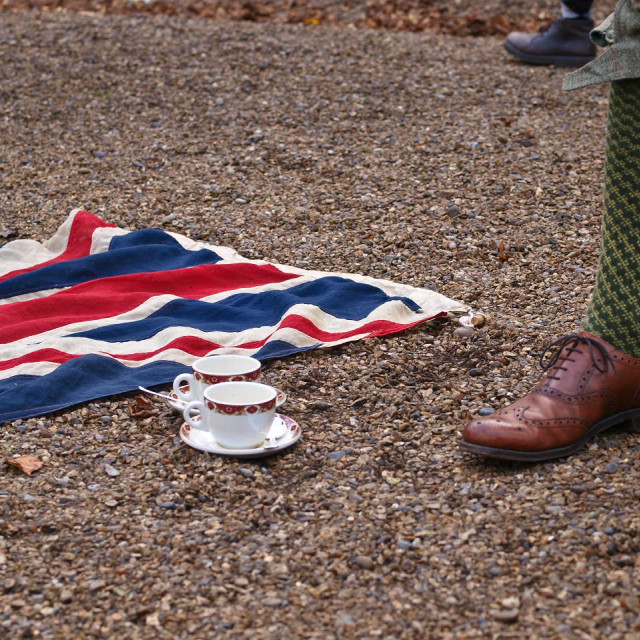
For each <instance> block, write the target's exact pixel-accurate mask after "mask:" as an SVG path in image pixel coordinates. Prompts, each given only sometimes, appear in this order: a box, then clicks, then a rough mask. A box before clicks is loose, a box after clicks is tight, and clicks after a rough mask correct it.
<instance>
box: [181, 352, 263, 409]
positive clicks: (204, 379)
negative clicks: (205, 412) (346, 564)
mask: <svg viewBox="0 0 640 640" xmlns="http://www.w3.org/2000/svg"><path fill="white" fill-rule="evenodd" d="M191 369H192V373H182V374H180V375H179V376H178V377H177V378H176V379H175V380H174V381H173V391H174V393H175V394H176V396H177V397H178V399H179V400H183V401H184V402H192V401H194V400H202V399H203V398H204V390H205V389H206V388H207V387H208V386H210V385H212V384H220V383H221V382H245V381H248V382H260V380H261V377H262V365H261V364H260V360H257V359H256V358H252V357H251V356H242V355H234V354H221V355H211V356H205V357H204V358H200V359H198V360H196V361H195V362H194V363H193V364H192V365H191ZM185 383H186V384H185Z"/></svg>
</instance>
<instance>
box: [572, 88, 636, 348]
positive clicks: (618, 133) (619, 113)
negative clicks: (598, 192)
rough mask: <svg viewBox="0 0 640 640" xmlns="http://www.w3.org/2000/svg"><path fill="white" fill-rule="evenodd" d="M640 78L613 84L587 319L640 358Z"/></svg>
mask: <svg viewBox="0 0 640 640" xmlns="http://www.w3.org/2000/svg"><path fill="white" fill-rule="evenodd" d="M638 114H640V81H639V80H623V81H620V82H614V83H612V85H611V94H610V96H609V125H608V130H607V155H606V165H605V215H604V219H603V223H602V253H601V257H600V269H599V271H598V277H597V279H596V286H595V290H594V292H593V296H592V299H591V303H590V305H589V308H588V310H587V318H586V320H585V323H584V328H585V330H586V331H589V332H590V333H593V334H595V335H597V336H599V337H600V338H603V339H604V340H606V341H607V342H610V343H611V344H613V345H614V346H615V347H617V348H618V349H620V350H622V351H624V352H625V353H626V354H628V355H630V356H633V357H634V358H640V189H639V185H640V125H639V122H638Z"/></svg>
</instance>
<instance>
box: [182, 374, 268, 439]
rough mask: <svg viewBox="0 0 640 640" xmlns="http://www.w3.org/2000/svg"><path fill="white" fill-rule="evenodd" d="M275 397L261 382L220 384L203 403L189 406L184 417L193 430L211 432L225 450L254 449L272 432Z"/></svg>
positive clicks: (207, 391)
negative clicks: (196, 414)
mask: <svg viewBox="0 0 640 640" xmlns="http://www.w3.org/2000/svg"><path fill="white" fill-rule="evenodd" d="M276 396H277V390H276V389H274V388H273V387H270V386H269V385H266V384H262V383H259V382H221V383H219V384H216V385H213V386H210V387H207V388H206V389H205V392H204V401H203V402H200V401H199V400H197V401H195V402H190V403H189V404H188V405H187V406H186V407H185V408H184V410H183V415H184V419H185V421H186V422H187V424H188V425H189V426H190V427H191V428H193V429H199V430H201V431H206V432H209V433H210V434H211V435H212V436H213V438H214V440H215V441H216V442H217V443H218V444H220V445H222V446H223V447H227V448H228V449H252V448H255V447H258V446H259V445H261V444H262V443H263V442H264V439H265V438H266V436H267V433H268V432H269V428H270V427H271V423H272V422H273V419H274V417H275V411H276ZM196 412H197V413H199V416H194V415H192V414H193V413H196Z"/></svg>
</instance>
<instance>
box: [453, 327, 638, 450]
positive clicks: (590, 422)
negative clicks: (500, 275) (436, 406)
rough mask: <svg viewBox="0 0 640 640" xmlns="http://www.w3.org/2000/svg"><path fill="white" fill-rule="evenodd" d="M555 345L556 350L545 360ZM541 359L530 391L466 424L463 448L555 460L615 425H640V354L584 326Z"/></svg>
mask: <svg viewBox="0 0 640 640" xmlns="http://www.w3.org/2000/svg"><path fill="white" fill-rule="evenodd" d="M552 347H557V351H556V352H555V354H554V355H553V356H552V357H551V358H550V360H549V361H548V362H544V357H545V355H546V353H548V352H549V350H550V349H551V348H552ZM542 365H543V367H544V368H545V369H546V370H547V372H546V374H545V376H544V377H543V378H542V380H541V381H540V382H539V383H538V384H537V385H536V386H535V387H534V388H533V389H532V390H531V392H530V393H529V394H528V395H526V396H525V397H524V398H520V399H519V400H516V402H514V403H513V404H511V405H509V406H507V407H504V408H503V409H500V410H499V411H497V412H496V413H493V414H491V415H490V416H487V417H484V418H478V419H477V420H473V421H472V422H470V423H469V424H468V425H467V426H466V427H465V429H464V432H463V434H462V438H463V440H462V443H461V446H462V448H463V449H466V450H467V451H472V452H473V453H478V454H480V455H484V456H488V457H491V458H502V459H505V460H524V461H539V460H551V459H553V458H561V457H563V456H567V455H569V454H572V453H575V452H576V451H578V450H579V449H580V448H581V447H582V446H583V445H584V444H585V443H586V442H587V441H588V440H589V439H590V438H592V437H593V436H595V435H596V434H597V433H600V432H601V431H604V430H605V429H608V428H609V427H612V426H614V425H618V424H622V423H625V422H631V423H632V425H633V427H634V428H636V429H637V428H638V427H640V358H632V357H630V356H627V355H625V354H624V353H623V352H622V351H619V350H618V349H616V348H615V347H613V346H612V345H610V344H609V343H607V342H605V341H604V340H602V339H601V338H597V337H596V336H594V335H592V334H590V333H587V332H582V333H580V334H579V335H573V336H567V337H566V338H562V339H561V340H558V341H557V342H554V343H553V344H552V345H550V346H549V347H548V348H547V350H546V351H545V353H543V355H542Z"/></svg>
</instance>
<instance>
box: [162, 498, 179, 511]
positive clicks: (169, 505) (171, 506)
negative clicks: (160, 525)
mask: <svg viewBox="0 0 640 640" xmlns="http://www.w3.org/2000/svg"><path fill="white" fill-rule="evenodd" d="M160 506H161V507H162V508H163V509H175V508H176V506H177V505H176V503H175V502H171V500H167V501H166V502H161V503H160Z"/></svg>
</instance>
